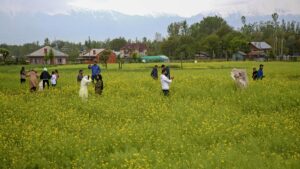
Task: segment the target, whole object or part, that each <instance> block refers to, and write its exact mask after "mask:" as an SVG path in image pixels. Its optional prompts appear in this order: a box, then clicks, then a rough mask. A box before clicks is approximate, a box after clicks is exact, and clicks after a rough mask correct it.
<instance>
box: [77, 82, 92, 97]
mask: <svg viewBox="0 0 300 169" xmlns="http://www.w3.org/2000/svg"><path fill="white" fill-rule="evenodd" d="M89 83H91V79H90V76H84V77H83V78H82V80H81V82H80V90H79V97H81V98H82V99H83V100H86V99H87V98H88V88H87V87H88V85H89Z"/></svg>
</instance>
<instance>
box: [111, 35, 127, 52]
mask: <svg viewBox="0 0 300 169" xmlns="http://www.w3.org/2000/svg"><path fill="white" fill-rule="evenodd" d="M126 44H127V41H126V40H125V38H121V37H120V38H116V39H113V40H111V41H110V42H109V47H110V49H112V50H114V51H120V49H121V48H122V47H123V46H125V45H126Z"/></svg>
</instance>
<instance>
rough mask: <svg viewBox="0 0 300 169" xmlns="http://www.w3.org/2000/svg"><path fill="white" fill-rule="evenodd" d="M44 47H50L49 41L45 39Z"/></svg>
mask: <svg viewBox="0 0 300 169" xmlns="http://www.w3.org/2000/svg"><path fill="white" fill-rule="evenodd" d="M44 46H50V40H49V39H48V38H45V40H44Z"/></svg>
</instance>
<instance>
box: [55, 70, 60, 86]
mask: <svg viewBox="0 0 300 169" xmlns="http://www.w3.org/2000/svg"><path fill="white" fill-rule="evenodd" d="M54 73H55V75H56V84H57V80H58V78H59V73H58V70H57V69H55V70H54Z"/></svg>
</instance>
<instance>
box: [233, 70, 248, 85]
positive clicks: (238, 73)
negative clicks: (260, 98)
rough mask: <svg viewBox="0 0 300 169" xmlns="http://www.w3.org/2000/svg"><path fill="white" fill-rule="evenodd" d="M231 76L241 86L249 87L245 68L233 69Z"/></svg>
mask: <svg viewBox="0 0 300 169" xmlns="http://www.w3.org/2000/svg"><path fill="white" fill-rule="evenodd" d="M231 77H232V79H233V80H235V81H236V83H237V84H238V85H239V86H240V87H247V85H248V77H247V72H246V70H245V69H236V68H234V69H232V70H231Z"/></svg>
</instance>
